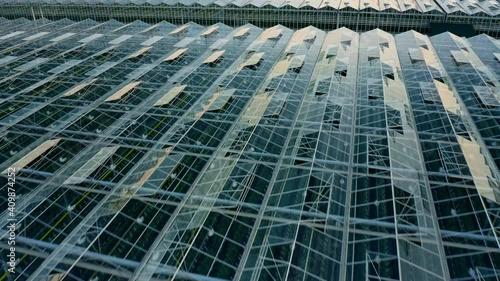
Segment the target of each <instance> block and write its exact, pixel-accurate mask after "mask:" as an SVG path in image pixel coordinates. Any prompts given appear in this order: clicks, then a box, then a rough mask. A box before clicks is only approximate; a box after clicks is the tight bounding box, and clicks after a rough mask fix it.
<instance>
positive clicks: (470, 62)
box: [0, 1, 500, 281]
mask: <svg viewBox="0 0 500 281" xmlns="http://www.w3.org/2000/svg"><path fill="white" fill-rule="evenodd" d="M32 2H34V1H32ZM73 2H75V3H78V2H80V1H73ZM109 2H111V1H109ZM30 3H31V2H30ZM499 80H500V43H499V41H498V40H497V39H495V38H493V37H490V36H488V35H485V34H481V35H477V36H474V37H471V38H468V39H466V38H462V37H458V36H455V35H453V34H451V33H443V34H440V35H436V36H431V37H429V36H427V35H424V34H422V33H419V32H416V31H407V32H404V33H400V34H396V35H393V34H391V33H388V32H386V31H383V30H381V29H373V30H369V31H366V32H356V31H353V30H351V29H348V28H345V27H341V28H337V29H334V30H331V31H325V30H323V29H320V28H317V27H314V26H307V27H305V28H301V29H290V28H289V27H286V26H284V25H273V26H270V27H258V26H256V25H252V24H244V25H241V26H230V25H226V24H224V23H216V24H213V25H208V26H202V25H199V24H198V23H195V22H187V23H185V24H174V23H169V22H166V21H159V22H157V23H146V22H144V21H139V20H136V21H132V22H120V21H117V20H107V21H104V22H100V21H97V20H93V19H86V20H81V21H72V20H70V19H60V20H50V19H46V18H39V19H36V20H28V19H26V18H18V19H7V18H0V171H3V172H2V173H1V176H0V182H2V185H1V187H0V192H2V196H0V201H1V203H2V206H7V204H8V202H7V200H8V199H7V197H6V196H4V194H7V186H8V185H7V183H8V179H9V177H10V176H9V168H10V169H12V168H14V169H15V170H16V175H15V177H16V181H15V193H16V208H15V217H16V219H17V221H16V223H17V225H16V229H17V230H16V231H17V232H16V253H17V257H16V263H15V270H16V273H14V274H13V273H10V272H9V271H8V265H7V260H6V257H7V255H8V253H9V251H10V246H9V245H8V244H7V240H6V239H7V238H8V236H9V233H8V231H7V229H8V228H7V225H8V221H7V219H8V218H9V213H8V212H7V211H6V209H3V210H2V212H1V213H0V216H1V218H0V222H1V224H2V227H1V231H0V237H1V239H0V252H1V254H0V260H1V262H2V268H1V272H0V281H12V280H16V281H20V280H30V281H31V280H50V281H55V280H71V281H82V280H85V281H87V280H91V281H102V280H114V281H121V280H174V279H177V280H207V281H212V280H213V281H215V280H331V281H336V280H350V281H351V280H352V281H354V280H418V281H430V280H460V281H478V280H497V281H498V280H499V277H498V276H500V240H499V236H500V231H499V226H500V207H499V206H500V205H499V203H500V172H499V167H500V145H499V144H500V90H499V89H500V82H499Z"/></svg>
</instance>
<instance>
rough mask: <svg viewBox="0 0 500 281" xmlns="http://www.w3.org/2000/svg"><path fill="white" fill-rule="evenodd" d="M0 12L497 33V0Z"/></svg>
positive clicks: (52, 6)
mask: <svg viewBox="0 0 500 281" xmlns="http://www.w3.org/2000/svg"><path fill="white" fill-rule="evenodd" d="M0 11H1V14H2V15H3V16H4V17H7V18H10V19H16V18H19V17H25V18H29V19H33V20H36V19H39V18H48V19H51V20H59V19H65V18H69V19H71V20H75V21H82V20H85V19H92V20H96V21H98V22H101V23H102V22H105V21H108V20H110V19H115V20H118V21H121V22H124V23H131V22H133V21H135V20H142V21H144V22H147V23H150V24H156V23H159V22H161V21H167V22H170V23H173V24H177V25H183V24H187V23H188V22H191V21H192V22H195V23H198V24H201V25H203V26H209V25H213V24H217V23H219V22H220V23H224V24H226V25H229V26H232V27H239V26H241V25H244V24H247V23H250V24H253V25H255V26H257V27H260V28H269V27H272V26H275V25H277V24H281V25H283V26H285V27H288V28H291V29H300V28H304V27H307V26H309V25H313V26H315V27H317V28H320V29H323V30H324V31H331V30H335V29H338V28H341V27H347V28H349V29H351V30H353V31H357V32H363V31H369V30H371V29H375V28H379V29H382V30H384V31H387V32H389V33H401V32H405V31H408V30H415V31H418V32H420V33H423V34H431V23H451V24H467V25H471V26H472V27H473V28H474V29H475V30H476V32H477V33H478V34H479V33H487V34H489V35H490V36H494V37H498V36H500V3H499V2H498V0H458V1H457V0H356V1H353V0H324V1H321V0H313V1H310V0H286V1H285V0H269V1H264V0H0Z"/></svg>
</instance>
